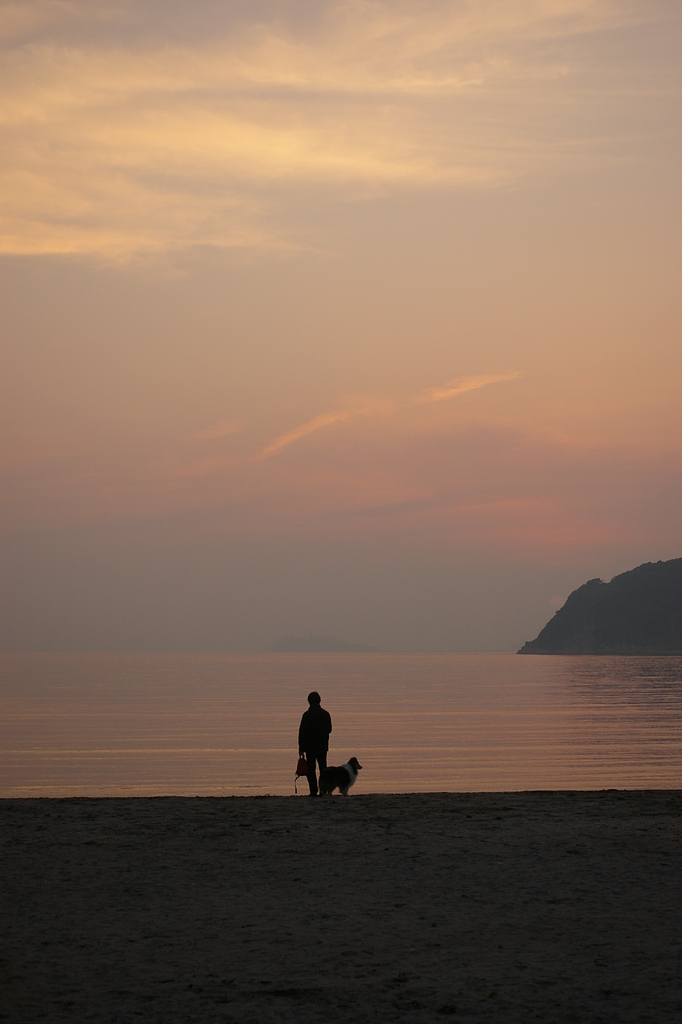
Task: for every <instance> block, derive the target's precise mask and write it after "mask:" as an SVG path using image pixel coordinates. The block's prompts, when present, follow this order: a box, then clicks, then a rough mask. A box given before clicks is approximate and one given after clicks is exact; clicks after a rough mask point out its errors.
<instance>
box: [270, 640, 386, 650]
mask: <svg viewBox="0 0 682 1024" xmlns="http://www.w3.org/2000/svg"><path fill="white" fill-rule="evenodd" d="M270 650H271V651H272V652H273V653H281V654H371V653H372V652H373V651H374V650H375V648H374V647H367V646H365V644H349V643H346V641H345V640H337V639H336V638H335V637H333V636H284V637H282V638H281V640H275V642H274V644H272V645H271V647H270Z"/></svg>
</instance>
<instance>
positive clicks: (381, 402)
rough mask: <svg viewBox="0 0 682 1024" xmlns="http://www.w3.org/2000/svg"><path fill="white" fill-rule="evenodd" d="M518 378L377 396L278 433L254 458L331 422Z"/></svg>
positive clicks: (441, 398)
mask: <svg viewBox="0 0 682 1024" xmlns="http://www.w3.org/2000/svg"><path fill="white" fill-rule="evenodd" d="M520 376H521V374H520V373H496V374H488V375H486V376H479V377H463V378H461V379H457V378H455V379H454V380H451V381H449V382H448V384H446V385H445V386H444V387H440V388H430V389H429V390H428V391H422V392H421V394H419V395H416V396H415V397H413V398H410V399H409V400H408V401H406V402H403V403H402V404H398V403H395V402H390V401H389V400H387V399H381V398H378V397H377V398H374V399H373V400H371V401H366V402H365V403H363V404H362V405H359V406H358V407H357V408H355V409H345V410H337V411H336V412H328V413H323V414H322V415H320V416H316V417H315V418H314V419H312V420H309V421H308V422H307V423H303V424H302V425H301V426H300V427H296V428H295V429H294V430H290V431H288V432H287V433H285V434H280V435H279V436H278V437H276V438H275V439H274V440H273V441H271V442H270V444H269V445H267V447H266V448H264V449H263V451H262V452H260V454H259V455H258V456H257V457H258V458H259V459H265V458H268V457H269V456H271V455H276V454H277V453H278V452H281V451H284V449H285V448H288V447H289V446H290V445H292V444H295V443H296V441H300V440H301V439H302V438H304V437H309V436H310V434H316V433H317V432H318V431H319V430H324V429H325V427H330V426H333V425H334V424H335V423H345V422H347V421H348V420H351V419H356V418H357V417H359V416H367V415H369V414H370V413H377V412H382V413H384V414H388V413H396V412H400V411H403V410H405V409H409V408H412V407H414V406H418V405H426V404H431V403H433V402H442V401H445V400H446V399H449V398H456V397H457V395H463V394H465V393H466V392H467V391H478V390H479V389H480V388H485V387H488V385H489V384H499V383H501V382H502V381H507V380H516V379H517V378H518V377H520Z"/></svg>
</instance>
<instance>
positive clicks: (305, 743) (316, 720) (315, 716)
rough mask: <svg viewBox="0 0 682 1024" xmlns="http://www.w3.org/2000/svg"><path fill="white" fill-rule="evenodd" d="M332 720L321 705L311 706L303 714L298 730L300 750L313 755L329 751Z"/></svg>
mask: <svg viewBox="0 0 682 1024" xmlns="http://www.w3.org/2000/svg"><path fill="white" fill-rule="evenodd" d="M331 731H332V719H331V715H330V714H329V712H328V711H325V710H324V708H323V707H321V706H320V705H319V704H311V705H310V707H309V708H308V710H307V711H305V712H304V713H303V718H302V719H301V725H300V728H299V730H298V749H299V750H305V751H308V750H309V751H310V752H311V753H314V752H317V751H318V750H319V751H323V750H329V733H330V732H331Z"/></svg>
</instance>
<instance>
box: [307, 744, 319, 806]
mask: <svg viewBox="0 0 682 1024" xmlns="http://www.w3.org/2000/svg"><path fill="white" fill-rule="evenodd" d="M305 759H306V761H307V762H308V785H309V786H310V795H311V796H317V775H316V774H315V754H314V753H313V752H312V751H308V750H307V751H306V755H305Z"/></svg>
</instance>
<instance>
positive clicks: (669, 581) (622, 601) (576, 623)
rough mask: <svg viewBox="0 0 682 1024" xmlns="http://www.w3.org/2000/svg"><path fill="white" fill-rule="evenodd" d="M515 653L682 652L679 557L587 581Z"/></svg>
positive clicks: (647, 563)
mask: <svg viewBox="0 0 682 1024" xmlns="http://www.w3.org/2000/svg"><path fill="white" fill-rule="evenodd" d="M518 653H519V654H682V558H673V559H671V560H670V561H669V562H646V563H645V564H644V565H639V566H637V568H636V569H631V570H630V572H624V573H622V574H621V575H620V576H614V577H613V579H612V580H611V582H610V583H604V582H603V581H602V580H599V579H596V580H590V581H589V582H588V583H584V584H583V586H582V587H578V589H577V590H574V591H573V593H572V594H571V595H570V597H569V598H568V600H567V601H566V603H565V604H564V606H563V608H560V609H559V611H558V612H557V613H556V615H555V616H554V618H553V619H550V621H549V622H548V623H547V625H546V626H545V628H544V629H543V630H542V631H541V632H540V633H539V635H538V636H537V637H536V638H535V640H529V641H528V642H527V643H525V644H524V645H523V647H522V648H521V650H520V651H519V652H518Z"/></svg>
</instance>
